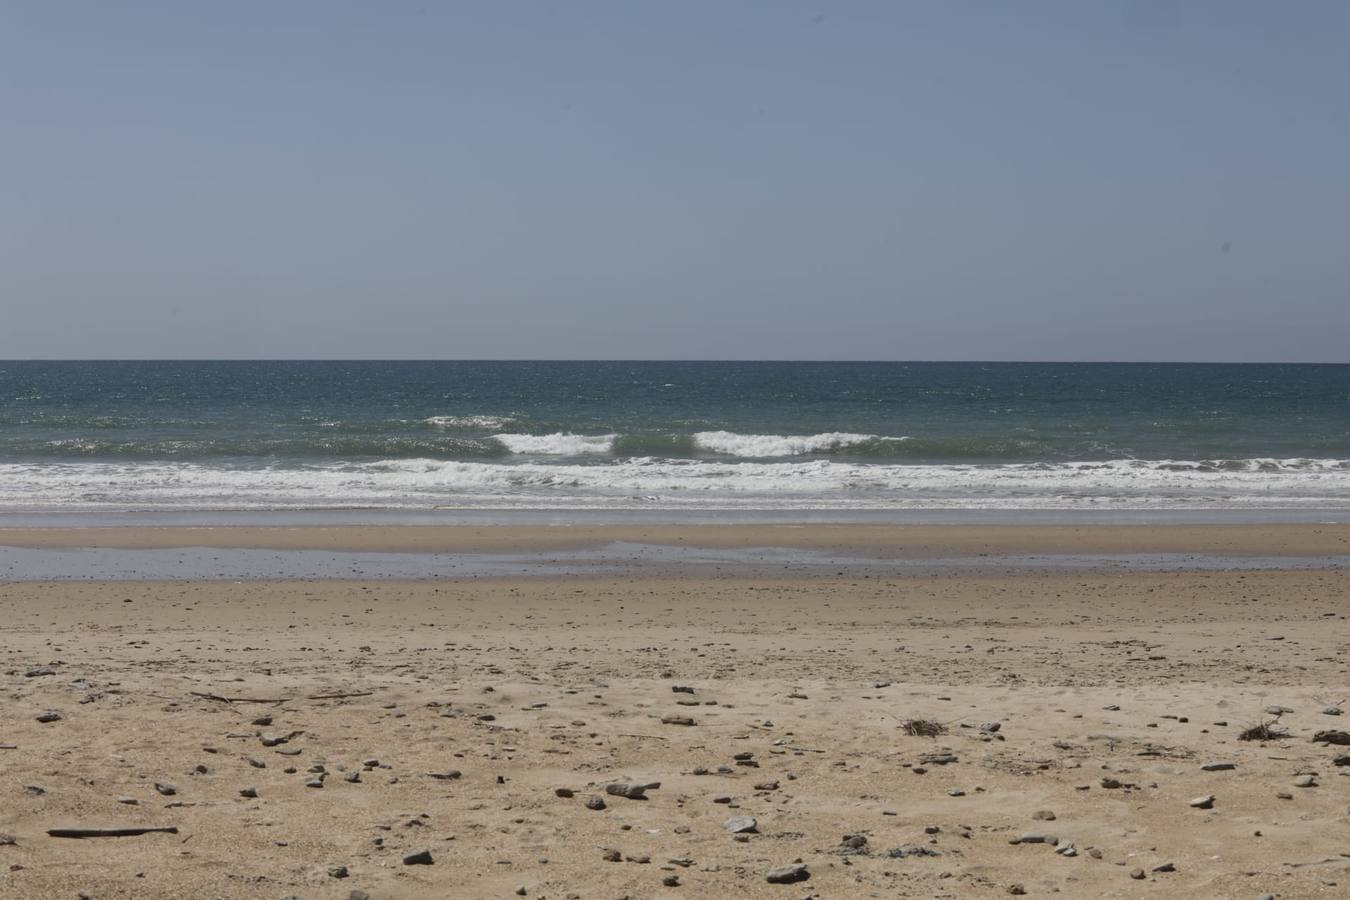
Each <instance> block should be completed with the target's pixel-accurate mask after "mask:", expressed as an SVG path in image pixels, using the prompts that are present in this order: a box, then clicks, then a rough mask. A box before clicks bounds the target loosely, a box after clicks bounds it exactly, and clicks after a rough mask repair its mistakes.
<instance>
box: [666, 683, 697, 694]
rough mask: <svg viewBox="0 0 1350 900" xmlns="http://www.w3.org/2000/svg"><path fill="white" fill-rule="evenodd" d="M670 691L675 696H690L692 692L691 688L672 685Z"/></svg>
mask: <svg viewBox="0 0 1350 900" xmlns="http://www.w3.org/2000/svg"><path fill="white" fill-rule="evenodd" d="M670 690H671V692H672V693H676V694H692V693H693V692H694V689H693V688H691V687H689V686H687V685H683V684H672V685H671V686H670Z"/></svg>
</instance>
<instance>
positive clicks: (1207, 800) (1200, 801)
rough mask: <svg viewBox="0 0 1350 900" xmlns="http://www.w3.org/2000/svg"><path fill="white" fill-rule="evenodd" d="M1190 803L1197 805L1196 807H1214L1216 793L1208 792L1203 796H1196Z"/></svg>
mask: <svg viewBox="0 0 1350 900" xmlns="http://www.w3.org/2000/svg"><path fill="white" fill-rule="evenodd" d="M1189 805H1190V806H1193V807H1195V808H1196V809H1213V808H1214V795H1213V794H1206V795H1205V796H1203V797H1196V798H1195V799H1194V800H1192V801H1191V802H1190V804H1189Z"/></svg>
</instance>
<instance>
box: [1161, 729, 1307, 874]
mask: <svg viewBox="0 0 1350 900" xmlns="http://www.w3.org/2000/svg"><path fill="white" fill-rule="evenodd" d="M1292 711H1293V710H1290V712H1292ZM1176 870H1177V867H1176V863H1170V862H1169V863H1163V864H1162V865H1161V866H1154V867H1153V871H1155V872H1175V871H1176Z"/></svg>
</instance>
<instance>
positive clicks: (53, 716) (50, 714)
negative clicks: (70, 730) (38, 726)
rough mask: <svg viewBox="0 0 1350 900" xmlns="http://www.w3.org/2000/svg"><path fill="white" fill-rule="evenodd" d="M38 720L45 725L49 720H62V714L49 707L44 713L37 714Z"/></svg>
mask: <svg viewBox="0 0 1350 900" xmlns="http://www.w3.org/2000/svg"><path fill="white" fill-rule="evenodd" d="M37 720H38V721H39V722H41V723H42V724H44V725H45V724H47V723H48V722H60V721H61V714H60V713H59V712H55V711H53V710H50V709H49V710H47V711H46V712H44V713H39V714H38V715H37Z"/></svg>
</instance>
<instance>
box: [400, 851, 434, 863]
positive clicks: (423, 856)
mask: <svg viewBox="0 0 1350 900" xmlns="http://www.w3.org/2000/svg"><path fill="white" fill-rule="evenodd" d="M433 862H435V860H433V859H432V858H431V851H430V850H414V851H413V852H412V853H405V854H404V855H403V864H404V865H405V866H429V865H431V864H432V863H433Z"/></svg>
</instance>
